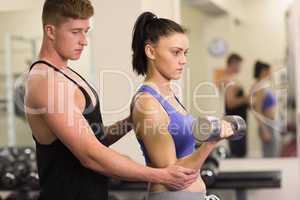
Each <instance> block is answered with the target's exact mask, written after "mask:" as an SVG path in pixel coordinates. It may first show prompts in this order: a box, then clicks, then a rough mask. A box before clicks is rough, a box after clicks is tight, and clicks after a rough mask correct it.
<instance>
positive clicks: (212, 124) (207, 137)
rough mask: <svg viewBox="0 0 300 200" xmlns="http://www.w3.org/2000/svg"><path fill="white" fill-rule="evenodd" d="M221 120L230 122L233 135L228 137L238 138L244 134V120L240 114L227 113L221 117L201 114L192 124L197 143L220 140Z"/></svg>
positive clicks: (231, 138)
mask: <svg viewBox="0 0 300 200" xmlns="http://www.w3.org/2000/svg"><path fill="white" fill-rule="evenodd" d="M221 120H224V121H227V122H229V123H230V124H231V127H232V130H233V135H232V136H230V137H229V138H228V139H230V140H238V139H240V138H241V137H243V136H244V133H245V130H246V122H245V120H244V119H243V118H241V117H240V116H237V115H227V116H224V117H223V118H221V119H220V118H217V117H213V116H204V117H202V116H201V117H198V118H197V119H196V120H195V121H194V122H193V125H192V130H193V136H194V138H195V140H196V141H197V142H199V143H201V142H207V141H217V140H220V139H221V138H220V133H221Z"/></svg>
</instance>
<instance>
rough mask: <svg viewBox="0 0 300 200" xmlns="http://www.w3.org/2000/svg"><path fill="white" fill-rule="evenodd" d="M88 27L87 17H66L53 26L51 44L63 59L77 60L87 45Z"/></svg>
mask: <svg viewBox="0 0 300 200" xmlns="http://www.w3.org/2000/svg"><path fill="white" fill-rule="evenodd" d="M89 28H90V24H89V19H72V18H68V19H67V20H66V21H64V22H62V23H61V24H60V25H58V26H54V31H53V45H54V48H55V50H56V51H57V53H58V54H59V56H60V57H61V58H62V59H64V60H78V59H79V58H80V56H81V53H82V51H83V49H84V47H85V46H86V45H87V33H88V30H89Z"/></svg>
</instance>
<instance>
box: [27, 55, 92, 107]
mask: <svg viewBox="0 0 300 200" xmlns="http://www.w3.org/2000/svg"><path fill="white" fill-rule="evenodd" d="M40 63H41V64H45V65H47V66H48V67H50V68H52V69H53V70H54V71H56V72H58V73H60V74H62V75H63V76H64V77H66V78H67V79H68V80H70V81H71V82H72V83H74V84H75V85H76V86H77V87H78V88H79V90H80V91H81V92H82V93H83V95H84V98H85V101H86V107H87V106H89V105H92V99H91V97H90V95H89V94H88V92H87V91H86V90H85V89H84V88H83V87H82V86H81V85H79V84H78V83H77V82H76V81H75V80H73V79H72V78H70V77H69V76H68V75H66V74H65V73H64V72H62V71H61V70H60V69H58V68H57V67H55V66H54V65H52V64H51V63H49V62H47V61H44V60H38V61H36V62H34V63H32V65H31V66H30V68H29V72H30V71H31V70H32V69H33V67H34V66H35V65H36V64H40ZM72 71H73V70H72ZM76 74H77V73H76ZM80 77H81V76H80ZM84 81H85V80H84ZM89 87H90V86H89ZM92 91H93V90H92ZM93 92H94V91H93ZM96 97H98V96H96Z"/></svg>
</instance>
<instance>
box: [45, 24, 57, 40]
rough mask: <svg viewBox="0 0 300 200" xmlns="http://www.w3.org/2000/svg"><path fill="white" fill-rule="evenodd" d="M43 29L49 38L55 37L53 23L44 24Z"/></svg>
mask: <svg viewBox="0 0 300 200" xmlns="http://www.w3.org/2000/svg"><path fill="white" fill-rule="evenodd" d="M44 31H45V33H46V35H47V37H48V38H50V40H54V39H55V26H54V25H52V24H46V25H45V26H44Z"/></svg>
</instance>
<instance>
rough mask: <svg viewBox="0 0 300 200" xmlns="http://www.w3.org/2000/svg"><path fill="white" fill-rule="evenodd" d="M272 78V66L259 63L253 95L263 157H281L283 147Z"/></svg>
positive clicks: (256, 64)
mask: <svg viewBox="0 0 300 200" xmlns="http://www.w3.org/2000/svg"><path fill="white" fill-rule="evenodd" d="M270 76H271V67H270V65H269V64H267V63H263V62H260V61H257V62H256V63H255V66H254V78H255V79H256V82H255V83H254V85H253V86H252V89H251V91H252V92H251V93H252V97H253V100H254V111H255V118H256V119H257V122H258V126H259V128H258V133H259V136H260V139H261V142H262V153H263V157H277V156H279V152H280V146H281V145H280V143H281V135H280V131H279V129H280V123H279V121H278V120H276V111H277V102H276V98H275V96H274V94H273V93H272V91H271V89H270V86H269V77H270Z"/></svg>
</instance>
